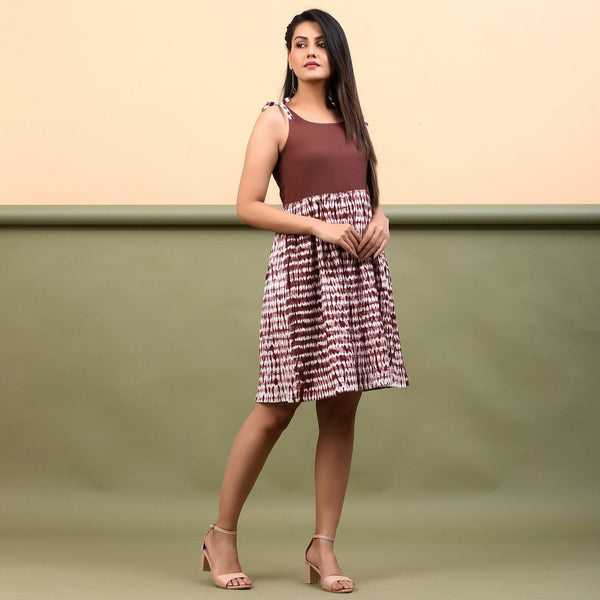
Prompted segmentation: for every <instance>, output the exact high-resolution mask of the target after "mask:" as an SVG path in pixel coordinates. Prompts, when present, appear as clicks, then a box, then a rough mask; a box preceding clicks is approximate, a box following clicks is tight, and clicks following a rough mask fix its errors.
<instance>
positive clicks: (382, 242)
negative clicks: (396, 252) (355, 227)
mask: <svg viewBox="0 0 600 600" xmlns="http://www.w3.org/2000/svg"><path fill="white" fill-rule="evenodd" d="M389 241H390V220H389V219H388V218H387V217H386V216H385V214H384V212H383V209H382V208H381V206H378V207H377V208H376V209H375V212H374V213H373V218H372V219H371V222H370V223H369V225H368V226H367V228H366V229H365V232H364V233H363V237H362V240H361V241H360V244H359V245H358V248H357V250H358V259H359V260H365V258H369V257H370V256H372V257H373V258H377V257H378V256H379V255H380V254H381V253H382V252H383V249H384V248H385V247H386V246H387V243H388V242H389Z"/></svg>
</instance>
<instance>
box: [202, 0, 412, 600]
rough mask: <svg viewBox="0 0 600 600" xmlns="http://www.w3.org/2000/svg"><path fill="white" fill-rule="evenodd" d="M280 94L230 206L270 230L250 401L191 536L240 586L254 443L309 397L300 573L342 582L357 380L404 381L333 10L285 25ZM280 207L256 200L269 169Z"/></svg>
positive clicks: (363, 137) (363, 147) (345, 53)
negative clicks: (310, 485) (212, 499)
mask: <svg viewBox="0 0 600 600" xmlns="http://www.w3.org/2000/svg"><path fill="white" fill-rule="evenodd" d="M285 40H286V46H287V50H288V52H287V61H288V70H287V74H286V80H285V84H284V101H283V102H269V103H267V104H266V105H265V106H264V107H263V110H262V112H261V114H260V115H259V117H258V120H257V122H256V125H255V127H254V129H253V131H252V134H251V136H250V140H249V142H248V147H247V151H246V158H245V162H244V168H243V171H242V176H241V181H240V186H239V193H238V199H237V212H238V216H239V219H240V220H241V221H242V222H243V223H246V224H248V225H252V226H254V227H259V228H262V229H268V230H270V231H274V232H276V235H275V240H274V243H273V248H272V250H271V254H270V257H269V266H268V271H267V278H266V283H265V293H264V299H263V307H262V315H261V324H260V344H259V347H260V372H259V383H258V393H257V395H256V399H255V404H254V408H253V410H252V411H251V413H250V415H249V416H248V418H247V419H246V420H245V422H244V423H243V425H242V426H241V428H240V430H239V432H238V434H237V436H236V438H235V441H234V443H233V447H232V449H231V454H230V456H229V461H228V463H227V468H226V470H225V476H224V479H223V484H222V488H221V494H220V501H219V514H218V518H217V521H216V523H215V524H213V525H211V526H210V528H209V530H208V533H207V534H206V537H205V539H204V542H203V569H204V570H212V577H213V581H214V583H215V584H216V585H217V586H218V587H224V588H226V589H247V588H249V587H251V581H250V579H249V578H248V577H247V576H246V575H245V574H244V573H243V572H242V571H241V567H240V563H239V560H238V555H237V549H236V537H235V534H236V529H237V523H238V518H239V515H240V511H241V509H242V506H243V504H244V501H245V500H246V498H247V496H248V494H249V492H250V490H251V489H252V487H253V485H254V483H255V481H256V478H257V477H258V474H259V473H260V471H261V469H262V467H263V465H264V463H265V461H266V459H267V456H268V455H269V453H270V451H271V449H272V448H273V446H274V444H275V442H276V441H277V439H278V438H279V436H280V435H281V433H282V432H283V430H284V429H285V428H286V427H287V425H288V423H289V422H290V420H291V418H292V416H293V415H294V412H295V411H296V409H297V408H298V406H299V405H300V404H301V403H303V402H308V401H315V406H316V412H317V418H318V423H319V438H318V442H317V450H316V457H315V490H316V526H315V535H314V536H313V538H312V539H311V541H310V544H309V546H308V548H307V550H306V553H305V565H306V575H307V582H309V583H313V582H318V581H319V580H321V584H322V587H323V589H325V590H327V591H331V592H341V593H345V592H351V591H352V590H353V589H354V582H353V581H352V580H351V579H350V578H348V577H346V576H345V575H344V574H343V571H342V569H341V568H340V566H339V564H338V562H337V559H336V556H335V554H334V551H333V540H334V537H335V533H336V530H337V526H338V522H339V519H340V514H341V510H342V505H343V502H344V496H345V493H346V486H347V482H348V476H349V471H350V463H351V459H352V446H353V436H354V419H355V414H356V409H357V405H358V401H359V398H360V396H361V392H362V391H365V390H370V389H377V388H385V387H405V386H407V385H408V379H407V376H406V371H405V369H404V363H403V360H402V353H401V348H400V340H399V338H398V330H397V326H396V317H395V312H394V304H393V295H392V287H391V280H390V275H389V269H388V265H387V261H386V259H385V256H384V254H383V250H384V248H385V246H386V244H387V243H388V240H389V226H388V220H387V218H386V217H385V215H384V213H383V211H382V209H381V206H380V205H379V199H378V188H377V178H376V173H375V164H376V161H375V153H374V151H373V146H372V144H371V140H370V138H369V134H368V132H367V128H366V122H365V120H364V118H363V116H362V111H361V108H360V104H359V101H358V95H357V92H356V83H355V81H354V73H353V68H352V61H351V59H350V51H349V49H348V44H347V41H346V37H345V35H344V32H343V30H342V28H341V26H340V25H339V23H338V22H337V21H336V20H335V19H334V18H333V17H331V16H330V15H329V14H327V13H325V12H323V11H321V10H316V9H314V10H307V11H305V12H303V13H301V14H300V15H297V16H296V17H294V19H293V20H292V22H291V23H290V24H289V25H288V28H287V31H286V37H285ZM272 174H273V176H274V177H275V179H276V181H277V183H278V185H279V188H280V195H281V199H282V202H283V205H284V210H283V211H280V210H278V209H276V208H274V207H272V206H269V205H266V204H265V203H264V200H265V195H266V192H267V186H268V183H269V179H270V177H271V175H272Z"/></svg>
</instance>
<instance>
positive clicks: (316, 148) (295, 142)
mask: <svg viewBox="0 0 600 600" xmlns="http://www.w3.org/2000/svg"><path fill="white" fill-rule="evenodd" d="M269 104H271V103H269ZM277 104H278V105H279V106H281V108H282V109H283V110H284V112H285V113H286V115H287V117H288V119H289V120H288V122H289V134H288V138H287V142H286V144H285V146H284V148H283V150H282V151H281V153H280V154H279V159H278V160H277V164H276V165H275V168H274V169H273V177H274V178H275V181H276V182H277V185H278V186H279V196H280V197H281V202H282V203H283V205H284V206H287V205H288V204H291V203H293V202H298V201H299V200H302V199H303V198H307V197H309V196H316V195H320V194H326V193H335V192H348V191H350V190H359V189H363V190H366V189H367V158H366V156H365V154H364V153H363V152H362V151H361V150H359V149H358V148H357V147H356V146H355V145H354V144H352V143H348V142H347V141H346V129H345V126H344V123H343V122H342V123H313V122H312V121H307V120H306V119H303V118H302V117H300V116H299V115H297V114H296V113H295V112H294V111H292V110H291V109H290V108H289V107H288V106H287V105H285V104H283V103H281V104H280V103H277ZM265 106H266V105H265Z"/></svg>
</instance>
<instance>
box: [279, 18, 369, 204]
mask: <svg viewBox="0 0 600 600" xmlns="http://www.w3.org/2000/svg"><path fill="white" fill-rule="evenodd" d="M306 21H311V22H313V23H316V24H317V25H318V26H319V27H320V28H321V31H322V32H323V38H324V40H325V47H326V49H327V54H328V55H329V64H330V66H331V76H330V78H329V90H328V98H329V101H330V102H332V103H333V104H334V105H335V106H336V108H337V109H338V110H339V112H340V113H341V114H342V117H343V119H344V123H345V126H346V139H347V140H348V142H351V143H353V144H354V145H355V146H356V147H357V148H359V149H360V150H362V151H363V152H364V153H365V155H366V157H367V161H368V162H367V186H368V188H369V195H370V196H371V205H372V206H373V208H375V207H376V206H377V205H378V204H379V185H378V183H377V171H376V168H375V167H376V165H377V158H376V157H375V150H374V149H373V144H372V142H371V137H370V136H369V131H368V129H367V124H366V122H365V118H364V116H363V113H362V109H361V107H360V102H359V100H358V91H357V89H356V80H355V78H354V68H353V67H352V58H351V57H350V48H349V47H348V40H347V39H346V34H345V33H344V30H343V29H342V26H341V25H340V24H339V23H338V22H337V21H336V20H335V19H334V18H333V17H332V16H331V15H330V14H329V13H326V12H325V11H323V10H319V9H318V8H312V9H310V10H305V11H304V12H302V13H300V14H299V15H296V16H295V17H294V18H293V19H292V20H291V22H290V24H289V25H288V26H287V29H286V31H285V45H286V47H287V49H288V51H289V50H291V49H292V38H293V35H294V31H295V30H296V27H297V26H298V25H300V23H304V22H306ZM292 73H293V71H292V70H291V69H289V68H287V69H286V75H285V83H284V84H283V97H284V98H287V97H289V96H291V95H292V94H293V87H292Z"/></svg>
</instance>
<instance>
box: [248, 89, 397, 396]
mask: <svg viewBox="0 0 600 600" xmlns="http://www.w3.org/2000/svg"><path fill="white" fill-rule="evenodd" d="M287 100H288V99H287V98H286V101H287ZM273 105H278V106H279V107H280V108H281V109H282V110H283V112H284V113H285V115H286V116H287V118H288V122H289V134H288V139H287V142H286V144H285V147H284V148H283V150H282V151H281V153H280V155H279V159H278V161H277V164H276V165H275V168H274V170H273V177H274V178H275V181H276V182H277V184H278V186H279V191H280V197H281V201H282V203H283V208H284V210H285V211H288V212H290V213H295V214H301V215H306V216H311V217H315V218H317V219H321V220H324V221H328V222H332V223H350V224H351V225H352V226H353V227H354V228H355V229H356V230H357V231H358V233H359V234H360V235H361V236H362V234H363V232H364V230H365V229H366V227H367V225H368V224H369V222H370V221H371V218H372V209H371V201H370V197H369V192H368V186H367V159H366V157H365V155H364V153H363V152H362V151H361V150H359V149H358V148H357V147H356V146H354V145H353V144H349V143H347V142H346V132H345V127H344V124H343V123H314V122H312V121H307V120H305V119H303V118H301V117H300V116H299V115H297V114H296V113H295V112H294V111H292V110H291V109H290V108H289V107H288V106H287V105H286V104H285V103H280V102H268V103H267V104H265V105H264V106H263V108H262V110H265V109H266V108H267V107H268V106H273ZM259 365H260V366H259V376H258V391H257V394H256V398H255V401H256V402H306V401H313V400H320V399H323V398H328V397H332V396H336V395H338V394H340V393H342V392H349V391H367V390H374V389H380V388H389V387H398V388H403V387H406V386H408V377H407V375H406V370H405V367H404V361H403V358H402V350H401V347H400V339H399V336H398V327H397V324H396V314H395V309H394V297H393V292H392V282H391V277H390V271H389V267H388V263H387V260H386V258H385V255H384V253H383V252H382V253H381V254H380V255H379V256H378V257H377V258H372V257H370V258H368V259H366V260H364V261H359V260H357V259H356V258H354V257H353V256H352V255H350V254H348V252H346V250H344V249H343V248H341V247H339V246H337V245H335V244H332V243H328V242H324V241H322V240H320V239H318V238H316V237H314V236H312V235H296V234H284V233H276V234H275V238H274V241H273V247H272V249H271V252H270V255H269V262H268V267H267V274H266V278H265V289H264V296H263V303H262V310H261V320H260V332H259Z"/></svg>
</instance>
